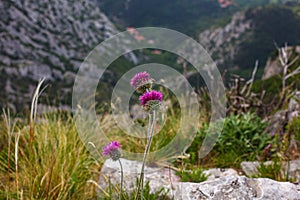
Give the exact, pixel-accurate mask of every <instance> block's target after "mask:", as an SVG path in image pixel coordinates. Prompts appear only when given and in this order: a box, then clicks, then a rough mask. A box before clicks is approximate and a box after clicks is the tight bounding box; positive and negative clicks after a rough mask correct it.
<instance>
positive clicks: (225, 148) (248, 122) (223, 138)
mask: <svg viewBox="0 0 300 200" xmlns="http://www.w3.org/2000/svg"><path fill="white" fill-rule="evenodd" d="M265 127H266V123H264V122H262V120H261V119H260V118H259V117H257V116H255V115H254V114H250V113H247V114H241V115H230V116H229V117H228V118H226V120H225V124H224V128H223V131H222V134H221V135H220V137H219V139H218V142H217V149H218V151H219V152H221V153H222V154H226V153H227V152H230V151H234V152H239V155H241V156H243V157H247V158H248V159H251V160H252V159H255V158H256V157H255V156H256V155H258V154H259V152H260V151H261V150H262V149H263V148H264V147H265V146H266V144H267V142H268V140H269V136H268V135H267V134H264V133H263V131H264V129H265Z"/></svg>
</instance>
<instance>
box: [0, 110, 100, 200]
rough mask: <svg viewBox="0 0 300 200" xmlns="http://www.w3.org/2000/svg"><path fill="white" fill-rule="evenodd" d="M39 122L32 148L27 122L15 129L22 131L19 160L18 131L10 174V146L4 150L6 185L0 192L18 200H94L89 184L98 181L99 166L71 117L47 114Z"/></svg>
mask: <svg viewBox="0 0 300 200" xmlns="http://www.w3.org/2000/svg"><path fill="white" fill-rule="evenodd" d="M39 120H40V123H38V124H36V125H35V126H34V133H35V134H34V141H33V143H32V145H30V137H29V130H28V129H27V127H26V123H25V122H24V123H23V124H19V125H18V127H16V129H15V131H16V132H20V140H19V145H18V146H17V152H18V157H16V156H15V147H16V143H15V137H16V132H15V133H14V134H13V137H12V144H11V146H12V147H11V157H10V158H11V162H10V170H9V172H7V169H8V162H7V158H8V155H7V147H5V148H4V149H3V150H2V152H1V154H0V180H1V181H2V180H4V182H2V184H0V191H2V192H3V193H5V194H7V195H8V198H9V199H10V198H12V199H19V198H21V195H22V198H23V199H82V198H84V199H89V198H92V197H94V195H95V194H94V188H93V187H90V185H89V184H88V183H87V181H88V180H90V179H93V178H95V177H94V176H95V175H97V174H96V173H95V172H96V171H97V170H96V169H98V168H99V166H98V164H97V162H96V161H95V160H94V159H93V158H92V156H91V155H90V154H89V153H88V151H87V149H86V148H85V146H84V145H83V143H82V142H81V140H80V138H79V136H78V135H77V132H76V128H75V125H74V123H73V121H72V117H71V116H70V114H68V115H67V116H66V115H65V114H63V115H60V114H59V113H55V114H48V115H45V116H43V117H39ZM17 166H18V168H17ZM7 178H9V180H10V181H7V180H8V179H7ZM21 190H22V192H21ZM2 192H0V194H1V193H2ZM11 195H12V196H11ZM16 195H17V198H15V196H16ZM22 198H21V199H22Z"/></svg>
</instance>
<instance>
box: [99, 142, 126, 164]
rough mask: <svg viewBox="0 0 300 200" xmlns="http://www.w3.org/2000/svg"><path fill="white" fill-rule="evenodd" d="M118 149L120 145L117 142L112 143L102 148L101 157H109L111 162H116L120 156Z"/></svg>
mask: <svg viewBox="0 0 300 200" xmlns="http://www.w3.org/2000/svg"><path fill="white" fill-rule="evenodd" d="M120 148H121V145H120V143H119V142H117V141H112V142H111V143H109V144H108V145H107V146H106V147H104V149H103V152H102V156H110V158H111V159H112V160H113V161H116V160H118V159H119V158H120V156H121V152H120V151H119V149H120Z"/></svg>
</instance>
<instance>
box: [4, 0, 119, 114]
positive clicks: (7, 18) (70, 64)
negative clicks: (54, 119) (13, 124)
mask: <svg viewBox="0 0 300 200" xmlns="http://www.w3.org/2000/svg"><path fill="white" fill-rule="evenodd" d="M117 32H118V31H117V30H116V28H115V27H114V25H113V24H112V23H111V22H110V20H109V19H108V18H107V17H106V16H105V15H104V14H103V13H102V12H101V11H100V10H99V9H98V7H97V6H95V4H94V3H93V2H91V1H77V0H68V1H65V0H52V1H47V0H39V1H34V0H5V1H0V72H1V73H0V74H1V75H0V76H1V81H0V88H2V91H1V92H0V107H6V106H9V107H10V108H12V109H13V110H14V111H16V110H19V109H20V108H23V106H24V105H29V101H30V98H31V95H32V92H33V89H34V88H35V86H36V83H37V81H38V80H39V79H40V78H42V77H46V82H47V83H48V85H49V86H48V88H47V94H53V96H60V99H59V100H58V101H60V102H62V103H64V102H66V101H68V99H69V98H70V94H71V90H72V85H73V80H74V77H75V73H76V71H77V69H78V67H79V66H80V63H81V61H82V60H83V59H84V58H85V57H86V56H87V54H88V52H89V51H90V50H92V49H93V48H94V47H95V45H97V44H99V43H100V42H101V41H103V40H104V39H106V38H109V37H110V36H112V35H114V34H116V33H117ZM47 98H49V99H50V98H52V97H51V96H50V97H47Z"/></svg>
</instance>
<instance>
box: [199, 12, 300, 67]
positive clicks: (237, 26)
mask: <svg viewBox="0 0 300 200" xmlns="http://www.w3.org/2000/svg"><path fill="white" fill-rule="evenodd" d="M291 8H292V7H288V6H266V7H259V8H253V9H248V10H246V11H243V12H239V13H237V14H235V15H234V16H233V17H232V20H231V22H230V23H228V24H227V25H226V26H225V27H221V28H220V27H219V28H214V29H210V30H206V31H204V32H202V33H201V34H200V35H199V42H200V43H201V44H202V45H203V46H204V47H205V48H206V49H207V50H208V52H209V53H210V54H211V55H212V57H213V58H214V59H215V61H216V62H217V64H218V67H220V68H223V69H224V68H227V69H228V68H235V69H241V68H242V69H243V68H244V69H245V68H251V67H253V66H254V63H255V61H256V60H259V61H260V64H261V66H263V65H264V64H265V62H266V60H267V58H268V56H269V55H270V54H271V53H272V52H273V51H275V50H276V45H278V46H283V45H284V44H285V43H287V44H288V45H299V44H300V38H299V35H300V18H299V16H297V15H296V14H294V13H293V11H292V9H291Z"/></svg>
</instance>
